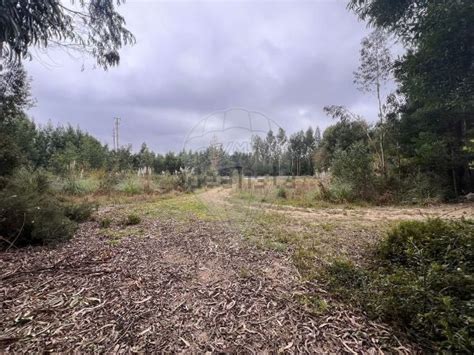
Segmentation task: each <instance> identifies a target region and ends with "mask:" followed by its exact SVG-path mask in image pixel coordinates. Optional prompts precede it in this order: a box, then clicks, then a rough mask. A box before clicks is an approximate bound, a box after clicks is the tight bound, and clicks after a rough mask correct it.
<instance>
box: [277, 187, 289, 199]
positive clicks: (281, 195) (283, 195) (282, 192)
mask: <svg viewBox="0 0 474 355" xmlns="http://www.w3.org/2000/svg"><path fill="white" fill-rule="evenodd" d="M277 197H279V198H284V199H286V197H287V194H286V190H285V189H284V188H283V187H279V188H278V190H277Z"/></svg>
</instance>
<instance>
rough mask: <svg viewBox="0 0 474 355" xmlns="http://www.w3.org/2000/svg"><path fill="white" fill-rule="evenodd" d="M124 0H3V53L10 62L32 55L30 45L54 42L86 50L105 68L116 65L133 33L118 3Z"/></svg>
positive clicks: (0, 40)
mask: <svg viewBox="0 0 474 355" xmlns="http://www.w3.org/2000/svg"><path fill="white" fill-rule="evenodd" d="M123 2H124V0H88V1H87V0H78V1H74V0H71V2H70V5H69V6H67V5H65V2H64V1H61V0H42V1H28V0H3V1H1V2H0V28H1V29H2V30H1V31H0V53H1V54H2V57H6V58H8V60H9V61H18V60H19V59H21V58H24V57H27V56H29V50H30V48H31V47H33V46H34V47H39V48H46V47H49V46H52V45H55V46H61V47H66V48H68V49H72V50H79V51H85V52H87V53H88V54H90V55H92V56H93V57H94V58H95V59H96V60H97V64H98V65H99V66H101V67H103V68H105V69H106V68H108V67H109V66H113V65H117V64H118V63H119V61H120V54H119V52H118V51H119V49H120V48H121V47H122V46H124V45H126V44H130V43H133V42H134V41H135V38H134V36H133V34H132V33H131V32H130V31H129V30H128V29H127V28H126V27H125V19H124V18H123V17H122V16H121V15H120V14H119V13H118V12H117V10H116V5H120V4H121V3H123Z"/></svg>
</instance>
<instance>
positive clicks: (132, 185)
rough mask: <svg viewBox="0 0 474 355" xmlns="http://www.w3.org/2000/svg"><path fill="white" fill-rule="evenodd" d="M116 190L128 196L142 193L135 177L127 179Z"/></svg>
mask: <svg viewBox="0 0 474 355" xmlns="http://www.w3.org/2000/svg"><path fill="white" fill-rule="evenodd" d="M118 190H119V191H122V192H125V193H126V194H129V195H138V194H141V193H142V192H143V188H142V186H141V185H140V182H139V181H138V178H136V177H129V178H128V179H127V180H125V181H124V182H122V183H120V184H119V185H118Z"/></svg>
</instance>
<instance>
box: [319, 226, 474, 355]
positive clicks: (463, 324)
mask: <svg viewBox="0 0 474 355" xmlns="http://www.w3.org/2000/svg"><path fill="white" fill-rule="evenodd" d="M473 242H474V221H468V220H461V221H443V220H440V219H431V220H427V221H424V222H403V223H400V224H399V225H398V226H397V227H395V228H393V229H392V230H391V231H390V232H389V233H388V236H387V238H386V239H385V240H384V241H383V243H381V245H380V246H379V247H378V249H377V250H376V256H377V257H376V259H375V261H374V264H373V265H372V266H371V267H368V268H359V267H356V266H354V265H353V264H351V263H348V262H340V261H338V262H335V263H333V264H332V265H331V266H329V267H328V268H327V269H326V277H327V281H328V285H329V287H330V288H331V289H332V290H333V291H334V292H335V293H336V294H338V295H339V296H340V297H342V298H343V299H346V300H348V301H351V302H353V303H355V304H357V305H359V306H362V307H363V308H365V309H366V311H368V313H369V314H370V315H371V316H373V317H375V318H380V319H382V320H384V321H387V322H391V323H394V324H396V325H398V326H399V327H401V328H404V329H406V330H407V331H408V332H409V333H410V334H413V335H415V336H417V337H418V339H419V340H424V341H425V343H424V345H426V346H427V347H429V348H434V349H435V350H436V351H450V352H471V353H472V351H473V350H474V349H473V344H472V343H471V339H470V335H469V334H470V333H469V332H470V330H472V326H473V320H472V317H471V316H470V315H472V312H473V303H472V294H473V292H474V280H473V271H474V248H473Z"/></svg>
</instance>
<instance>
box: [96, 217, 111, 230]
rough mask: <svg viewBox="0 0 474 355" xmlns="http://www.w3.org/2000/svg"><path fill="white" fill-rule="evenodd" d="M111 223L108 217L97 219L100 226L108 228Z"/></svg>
mask: <svg viewBox="0 0 474 355" xmlns="http://www.w3.org/2000/svg"><path fill="white" fill-rule="evenodd" d="M111 224H112V220H111V219H110V218H108V217H106V218H104V219H101V220H100V221H99V226H100V228H109V227H110V225H111Z"/></svg>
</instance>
